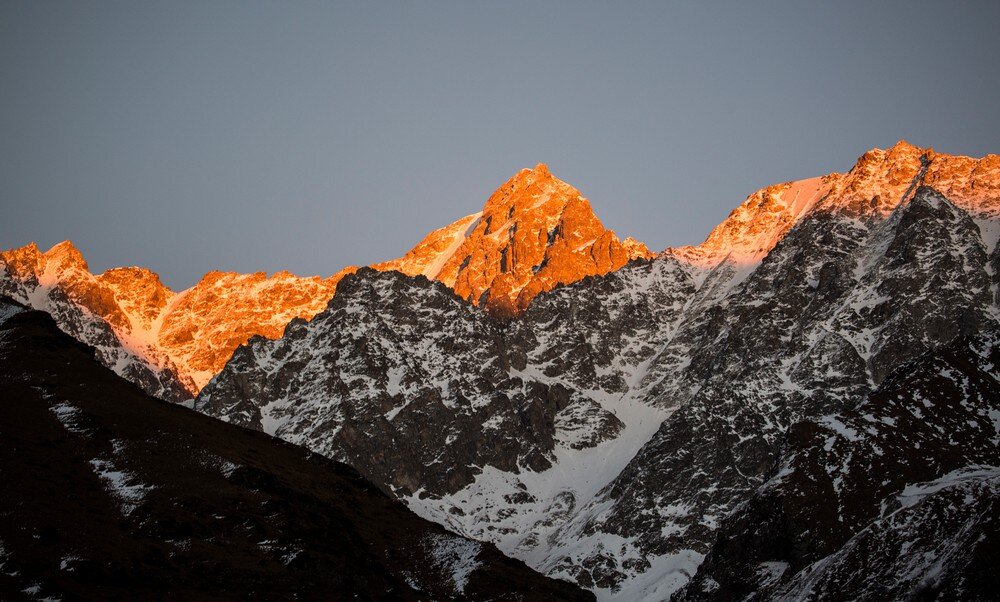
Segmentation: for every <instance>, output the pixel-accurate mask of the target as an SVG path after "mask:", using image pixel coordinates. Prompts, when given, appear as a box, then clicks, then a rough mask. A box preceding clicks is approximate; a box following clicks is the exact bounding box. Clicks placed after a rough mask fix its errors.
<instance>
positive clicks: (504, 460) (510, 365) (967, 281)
mask: <svg viewBox="0 0 1000 602" xmlns="http://www.w3.org/2000/svg"><path fill="white" fill-rule="evenodd" d="M537 172H538V170H537V169H536V170H534V171H533V172H530V173H529V172H522V174H519V176H518V177H516V178H515V181H516V180H518V178H521V177H523V178H524V180H526V181H532V180H536V179H541V180H543V181H546V180H547V178H548V176H547V174H538V173H537ZM998 183H1000V160H998V158H997V157H996V156H993V155H990V156H987V157H984V158H982V159H971V158H967V157H956V156H950V155H943V154H938V153H935V152H934V151H932V150H930V149H923V148H918V147H914V146H912V145H909V144H907V143H905V142H901V143H900V144H898V145H896V146H895V147H893V148H891V149H888V150H879V149H876V150H872V151H870V152H868V153H865V154H864V155H863V156H862V157H861V158H860V159H858V161H857V162H856V163H855V165H854V166H853V167H852V169H850V170H849V171H848V172H846V173H843V174H829V175H826V176H822V177H818V178H812V179H808V180H802V181H797V182H790V183H783V184H778V185H775V186H771V187H768V188H765V189H763V190H761V191H758V192H756V193H754V194H752V195H750V196H749V197H748V198H747V200H746V201H745V202H744V203H743V204H742V205H741V206H739V207H738V208H737V209H736V210H735V211H734V212H733V214H732V215H730V216H729V218H727V219H726V220H725V221H724V222H723V223H722V224H720V225H719V227H717V228H716V229H715V230H714V231H713V232H712V233H711V234H710V235H709V237H708V238H707V239H706V241H705V242H704V243H703V244H701V245H697V246H693V247H682V248H670V249H667V250H665V251H664V252H663V253H660V254H659V255H657V256H656V257H653V258H643V257H639V258H636V259H633V260H632V261H629V262H627V263H625V264H624V265H623V266H621V267H620V268H618V269H615V270H611V271H609V272H607V273H605V274H600V273H599V272H596V271H595V273H594V275H592V276H588V277H586V278H583V279H582V280H578V281H577V282H575V283H571V284H566V285H561V286H555V287H552V288H551V290H547V291H545V292H541V293H539V294H538V295H536V296H534V298H533V299H532V300H531V302H530V303H528V304H527V305H526V306H524V307H523V310H522V306H521V305H520V302H516V303H515V302H513V301H511V303H510V304H509V305H507V306H506V307H507V311H506V312H499V313H500V314H503V316H506V315H510V314H516V316H515V317H514V318H513V319H498V317H497V316H498V313H497V312H495V311H490V310H489V307H488V305H489V304H488V303H487V302H486V301H487V300H488V299H490V298H491V297H492V295H493V293H492V292H490V293H487V294H486V297H482V298H481V299H480V301H481V302H479V303H478V304H477V303H475V301H476V299H475V297H476V294H475V293H473V294H472V295H471V296H469V295H467V293H466V292H463V289H462V288H461V286H460V279H459V277H458V276H456V279H457V280H456V284H455V286H454V288H453V289H452V288H451V287H450V286H449V284H450V283H449V281H448V278H450V276H448V277H442V276H441V272H442V271H443V270H445V269H446V268H447V266H449V265H452V266H455V267H456V268H461V269H456V270H455V274H458V275H460V274H461V273H462V272H463V271H464V270H466V269H468V266H469V265H473V262H474V261H476V256H475V254H472V255H462V254H459V256H458V257H456V258H455V259H454V260H449V262H445V264H442V266H441V269H440V270H438V269H437V268H438V266H433V267H434V268H435V269H434V270H429V271H427V272H425V271H424V268H421V269H417V268H418V267H419V266H418V265H417V264H416V263H414V264H413V265H411V268H408V269H407V271H408V272H410V273H416V274H421V275H416V276H412V277H409V278H407V277H404V276H403V275H400V274H393V273H379V272H377V271H374V270H362V271H359V272H358V273H356V274H354V275H352V276H348V277H346V278H345V279H344V280H343V281H342V282H341V288H340V290H339V291H338V294H337V296H336V297H335V298H334V301H333V302H332V303H331V305H330V307H329V308H328V309H327V310H325V311H324V312H321V313H320V314H318V315H317V316H316V317H315V318H314V319H313V320H312V321H310V322H304V321H297V322H294V323H293V324H291V325H290V326H289V328H288V330H287V332H286V335H285V336H284V337H283V338H280V339H276V340H268V339H263V338H255V339H252V340H251V341H249V342H248V344H247V345H246V346H244V347H241V348H240V349H239V350H237V352H236V353H235V354H234V356H233V359H232V360H231V361H230V363H229V364H228V365H227V366H226V368H225V369H224V370H223V371H222V372H221V373H220V374H219V376H218V377H216V378H215V379H214V380H213V381H212V383H210V384H209V386H207V387H206V388H205V389H204V390H203V391H202V392H201V394H200V396H199V398H198V399H197V400H196V403H195V407H196V408H198V409H199V410H201V411H204V412H206V413H208V414H210V415H214V416H217V417H220V418H222V419H223V420H229V421H231V422H236V423H239V424H243V425H246V426H249V427H251V428H257V429H261V430H264V431H265V432H268V433H272V434H274V435H276V436H278V437H281V438H284V439H287V440H289V441H293V442H295V443H298V444H301V445H304V446H306V447H309V448H310V449H313V450H315V451H318V452H320V453H323V454H325V455H328V456H330V457H332V458H336V459H339V460H342V461H344V462H347V463H349V464H351V465H353V466H356V467H357V468H358V470H359V471H361V472H362V474H364V475H365V476H366V477H368V478H370V479H371V480H372V481H373V482H375V483H376V484H378V485H379V486H380V487H381V488H382V489H383V490H384V491H386V492H387V493H390V494H392V495H395V496H396V497H398V498H400V499H402V500H404V501H405V502H406V503H407V504H408V505H409V506H410V507H411V508H412V509H413V510H415V511H416V512H418V513H419V514H421V515H422V516H425V517H428V518H431V519H433V520H435V521H436V522H439V523H441V524H443V525H445V526H447V527H448V528H449V529H451V530H452V531H454V532H457V533H461V534H463V535H467V536H470V537H473V538H476V539H479V540H482V541H490V542H494V543H496V544H497V546H498V547H499V548H500V549H501V550H503V551H504V552H506V553H507V554H509V555H511V556H514V557H516V558H520V559H523V560H524V561H526V562H527V563H528V564H529V565H531V566H533V567H535V568H536V569H538V570H540V571H542V572H545V573H547V574H549V575H552V576H558V577H562V578H566V579H571V580H573V581H575V582H577V583H578V584H580V585H582V586H584V587H587V588H589V589H591V590H592V591H594V592H596V593H597V594H598V597H599V598H607V599H612V598H614V599H627V600H633V599H650V600H657V599H663V598H667V597H670V596H672V595H678V596H683V597H687V598H717V599H731V598H732V597H733V596H745V595H760V596H762V597H769V596H786V597H790V598H792V599H796V598H798V597H802V596H807V595H810V592H820V593H822V592H824V591H825V592H828V593H829V592H832V591H837V590H836V588H837V587H839V586H840V584H846V583H847V582H848V580H849V579H854V580H853V581H851V586H850V587H851V588H852V589H850V590H845V591H851V592H852V597H856V598H859V599H882V598H884V597H885V596H886V595H889V596H890V597H893V596H894V597H902V598H905V597H910V596H923V595H929V594H935V595H938V594H940V595H947V596H951V597H962V596H963V595H964V594H966V593H968V594H969V595H975V592H984V591H989V588H990V587H994V586H996V585H997V583H996V581H997V578H996V574H995V573H994V572H987V573H986V574H985V575H979V576H977V577H976V578H974V579H973V578H971V577H969V576H968V572H969V571H971V570H973V569H974V568H975V567H980V566H984V565H987V564H988V563H989V558H991V557H992V556H991V554H994V553H995V552H994V551H992V548H991V547H989V546H988V545H978V544H977V545H971V543H972V542H974V541H978V540H976V539H975V537H973V535H969V537H965V536H964V535H963V536H962V537H958V538H954V539H950V540H948V541H950V542H952V543H949V544H948V545H949V546H951V547H949V548H948V549H949V550H951V549H954V550H956V552H955V554H953V555H951V556H948V557H947V558H945V557H944V556H934V558H936V559H939V560H941V562H942V563H943V564H938V565H934V566H935V567H938V568H936V569H933V570H931V569H932V568H933V567H931V565H930V564H920V563H919V562H916V563H915V564H914V563H909V564H908V563H906V562H904V561H902V560H899V559H897V558H896V557H894V556H893V553H894V552H893V551H894V550H896V551H898V550H899V549H907V548H906V546H911V547H912V549H914V550H923V551H926V552H927V554H931V555H933V554H938V553H939V552H938V551H936V550H939V548H935V547H934V546H935V545H936V544H937V543H939V542H940V541H941V540H940V539H939V538H938V537H937V536H934V535H929V534H933V533H939V534H943V533H945V532H948V531H949V529H957V528H962V529H967V532H968V533H970V534H980V533H981V534H985V535H987V536H988V534H989V533H991V532H992V530H995V528H996V525H995V523H994V522H992V521H991V520H990V519H989V518H988V515H979V516H982V517H983V518H981V519H975V518H968V519H966V518H963V516H964V515H963V514H961V513H960V512H959V513H957V514H953V515H948V516H940V512H941V511H942V510H941V509H942V508H947V507H948V504H949V503H950V502H949V500H952V499H955V498H956V497H959V496H967V497H966V498H963V499H967V500H968V501H967V502H965V503H967V504H968V506H967V507H968V508H969V510H970V512H971V511H975V512H986V511H989V510H990V509H991V508H992V506H991V504H992V503H993V502H992V500H993V499H995V496H994V492H995V484H994V482H993V479H995V477H994V476H992V475H993V473H992V472H990V470H991V469H990V468H989V467H991V466H998V465H1000V434H998V433H1000V423H997V421H996V416H997V415H998V414H996V412H997V410H995V409H994V408H993V407H992V404H993V401H994V400H995V398H996V395H995V391H996V386H997V374H996V372H995V370H994V369H993V366H995V363H993V360H992V359H991V358H992V356H993V355H995V354H994V352H993V351H992V350H993V348H994V346H995V341H996V337H995V336H994V334H995V332H996V330H997V328H998V319H1000V309H998V302H997V299H998V296H997V290H998V284H1000V276H998V274H1000V270H998V268H1000V254H998V253H1000V251H998V250H997V238H998V234H1000V211H998V209H1000V187H998ZM553 186H556V185H555V184H553ZM516 188H517V187H516V186H513V187H512V189H516ZM504 191H505V189H504V188H501V190H500V191H499V192H498V194H499V195H501V196H500V198H497V199H496V203H495V205H496V207H498V208H500V215H501V216H503V215H504V214H503V208H504V207H507V209H506V211H508V212H510V214H511V218H510V220H507V221H504V222H502V224H503V225H502V227H501V229H500V230H499V231H498V230H497V229H496V228H495V225H496V223H497V221H496V219H491V220H489V222H490V223H489V225H488V226H487V225H486V223H485V222H486V220H485V217H486V216H487V213H486V212H484V214H483V215H481V216H470V217H469V218H466V219H465V220H464V221H462V222H459V223H458V224H459V225H457V226H456V227H455V228H452V229H451V230H448V231H446V232H444V233H442V237H447V236H452V237H453V238H452V242H451V243H450V244H449V245H444V244H443V243H442V242H437V243H434V244H433V245H432V246H433V247H435V248H440V247H442V246H450V245H454V246H455V248H456V249H460V248H461V247H462V245H463V244H465V241H466V240H467V238H465V237H470V236H473V234H474V233H475V232H476V231H477V230H478V229H480V228H482V229H483V230H482V233H483V234H485V235H486V236H489V235H490V234H496V233H497V232H500V235H499V238H500V239H501V241H507V240H511V239H510V238H509V236H508V235H510V234H513V235H514V237H515V238H514V240H515V241H516V235H517V232H520V226H518V227H517V228H514V227H512V226H511V224H509V223H508V222H513V221H516V220H514V219H513V218H514V216H516V215H517V211H518V207H517V206H516V204H515V206H514V208H513V209H511V206H512V205H510V204H508V203H507V201H506V200H504V198H505V197H504ZM570 204H572V203H570ZM487 209H490V205H488V206H487ZM490 215H492V216H495V215H497V213H496V211H495V210H494V211H492V212H490ZM448 232H450V234H449V233H448ZM459 236H461V237H463V238H462V240H461V241H459V242H456V240H458V238H457V237H459ZM588 236H589V235H588ZM587 240H589V238H588V239H587ZM503 244H506V242H504V243H503ZM499 248H501V249H502V248H510V247H509V246H508V247H504V246H502V245H501V246H500V247H499ZM501 256H503V254H502V253H501ZM552 256H553V257H555V255H554V254H553V255H552ZM508 257H510V256H509V255H508ZM467 258H468V259H467ZM466 261H468V263H467V264H466V267H465V268H462V264H464V263H466ZM448 269H450V268H448ZM435 270H437V271H435ZM539 273H541V270H539ZM427 276H429V277H431V278H432V279H434V280H438V281H440V282H434V281H430V280H427V279H426V277H427ZM512 278H513V277H512ZM515 280H516V279H515ZM521 281H523V280H521ZM483 282H492V281H490V280H489V279H486V280H483ZM470 286H471V285H470ZM514 288H516V287H514ZM467 290H478V289H467ZM497 290H500V289H497ZM510 290H511V291H513V290H514V289H510ZM521 290H522V291H524V290H529V289H527V288H525V289H521ZM521 294H522V293H520V292H519V293H517V295H518V296H520V295H521ZM480 296H481V295H480ZM506 298H507V299H508V300H511V299H513V297H511V296H509V295H508V296H507V297H506ZM467 301H474V302H473V303H468V302H467ZM962 349H965V350H966V351H962ZM969 350H972V351H969ZM956 354H957V355H956ZM959 358H960V359H959ZM918 384H919V387H920V391H918V390H917V389H918ZM900 395H902V396H903V397H902V399H900V398H899V396H900ZM907 396H916V397H913V398H911V399H910V398H907ZM892 400H895V401H892ZM890 401H892V403H890ZM887 403H890V405H891V406H892V407H891V408H890V407H889V406H886V405H885V404H887ZM893 404H895V405H893ZM963 404H964V405H963ZM879 408H883V409H879ZM932 408H940V411H937V410H933V409H932ZM946 408H949V409H946ZM906 412H911V413H912V415H913V416H914V417H915V418H916V419H915V420H911V419H905V420H904V418H905V413H906ZM879 433H881V434H879ZM885 437H888V438H889V439H892V438H893V437H895V438H900V439H899V442H895V443H890V440H889V439H884V440H883V439H882V438H885ZM929 437H930V438H933V439H934V440H935V441H936V443H934V444H933V449H934V450H939V451H932V449H931V447H925V446H930V445H931V444H930V443H929V441H930V439H928V438H929ZM893 441H895V439H893ZM903 441H905V442H906V443H904V442H903ZM949 446H952V447H954V446H959V447H962V448H964V449H965V451H964V453H953V450H951V451H949ZM861 449H865V450H867V451H864V452H862V451H860V450H861ZM396 450H404V451H396ZM831 450H832V451H831ZM921 450H923V451H921ZM939 452H940V454H942V455H941V457H942V458H945V457H947V458H948V460H947V461H945V460H943V459H942V460H940V461H936V460H935V461H932V460H926V461H925V460H922V461H920V462H917V461H915V459H916V457H918V456H921V455H922V454H925V453H926V454H938V453H939ZM864 454H869V457H871V458H876V457H877V458H878V462H882V463H883V465H884V466H886V467H889V468H886V469H885V470H888V471H889V472H891V473H892V476H891V478H888V477H887V478H886V479H883V480H885V482H884V483H883V484H882V485H881V486H878V487H871V486H870V484H869V483H868V482H867V481H866V479H870V478H877V476H876V475H878V474H882V473H880V472H878V471H875V470H873V469H871V468H870V466H874V465H875V464H876V463H877V462H876V461H875V460H874V459H873V460H870V464H857V465H856V468H854V467H852V464H851V463H852V462H862V461H863V460H862V458H863V456H864ZM871 454H874V455H873V456H872V455H871ZM880 454H881V455H880ZM402 456H406V457H402ZM883 456H884V457H883ZM889 456H891V458H890V457H889ZM929 457H930V456H929ZM892 466H907V467H909V468H908V469H907V470H901V469H900V470H897V469H893V468H891V467H892ZM845 471H846V472H845ZM848 472H850V474H852V475H854V476H848ZM820 473H822V475H823V477H824V479H825V481H817V479H818V478H819V477H818V476H817V475H819V474H820ZM852 479H853V480H854V481H856V483H854V484H852V483H853V482H854V481H852ZM823 482H825V483H827V484H826V485H822V483H823ZM807 485H808V487H807ZM816 487H819V489H816ZM830 491H833V492H834V493H835V494H836V495H831V494H830V493H829V492H830ZM800 492H802V493H801V494H800ZM920 492H925V493H920ZM848 498H849V500H848ZM838 500H839V501H838ZM900 500H903V501H900ZM845 513H849V514H845ZM962 521H964V522H962ZM821 534H822V535H821ZM911 534H917V535H919V536H920V537H921V538H922V539H919V540H917V539H913V537H916V536H917V535H911ZM761 542H776V543H774V545H770V546H764V545H762V544H761ZM782 542H784V543H782ZM907 542H910V543H907ZM803 546H805V547H803ZM893 546H896V547H893ZM921 553H922V552H921ZM941 554H943V552H941ZM946 561H947V562H946ZM928 562H929V561H928ZM859 566H870V567H878V568H877V569H876V570H873V572H872V574H871V575H870V576H869V577H864V578H862V577H863V576H860V575H855V574H854V572H853V571H856V570H857V568H856V567H859ZM852 567H854V568H852ZM920 567H924V568H925V569H926V571H925V574H923V576H922V577H921V578H920V579H915V578H911V577H907V576H906V575H907V574H908V573H907V571H911V570H913V571H919V570H920ZM890 577H891V579H890Z"/></svg>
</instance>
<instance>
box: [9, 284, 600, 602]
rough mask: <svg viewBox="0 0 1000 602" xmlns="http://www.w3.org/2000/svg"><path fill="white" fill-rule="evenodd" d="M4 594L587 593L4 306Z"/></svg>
mask: <svg viewBox="0 0 1000 602" xmlns="http://www.w3.org/2000/svg"><path fill="white" fill-rule="evenodd" d="M0 366H2V368H0V403H2V404H3V416H4V420H3V421H2V422H0V482H2V483H3V488H2V493H0V513H2V516H3V519H2V520H0V598H3V599H8V598H13V597H14V596H15V595H18V594H20V595H22V596H25V597H28V598H37V599H41V598H61V599H76V598H81V597H82V598H88V599H95V598H101V599H104V598H122V597H129V598H135V597H150V596H154V595H159V596H165V597H171V598H176V599H192V598H241V599H242V598H247V597H249V596H262V597H264V598H266V599H273V598H275V597H280V598H289V599H290V598H304V599H313V598H322V599H331V598H332V599H341V598H352V599H354V598H360V599H369V598H383V599H384V598H391V599H424V598H434V599H442V598H445V599H447V598H455V597H468V598H473V599H515V600H516V599H529V598H532V599H533V598H536V597H542V598H545V599H589V598H591V596H590V595H589V594H587V593H585V592H581V591H580V590H578V589H576V588H575V587H574V586H572V585H570V584H567V583H563V582H559V581H554V580H551V579H547V578H545V577H542V576H541V575H539V574H537V573H534V572H532V571H531V570H529V569H528V568H527V567H526V566H524V565H523V564H522V563H520V562H518V561H515V560H511V559H508V558H506V557H504V556H503V555H501V554H500V553H499V552H497V550H496V549H495V548H494V547H493V546H491V545H488V544H481V543H478V542H472V541H470V540H466V539H463V538H460V537H457V536H454V535H451V534H449V533H448V532H446V531H445V530H444V529H442V528H440V527H438V526H436V525H434V524H432V523H429V522H427V521H424V520H422V519H420V518H418V517H417V516H415V515H413V514H411V513H410V512H409V511H407V510H406V509H405V508H404V507H403V506H402V504H400V503H398V502H395V501H393V500H391V499H389V498H388V497H386V496H385V495H383V494H382V493H381V492H379V491H378V490H377V489H376V488H375V487H373V486H372V485H370V484H369V483H368V482H367V481H365V480H364V479H362V478H361V477H360V476H358V474H357V473H356V472H355V471H354V470H352V469H350V468H348V467H346V466H344V465H342V464H339V463H336V462H333V461H330V460H328V459H326V458H323V457H321V456H319V455H316V454H312V453H310V452H307V451H306V450H303V449H301V448H298V447H295V446H293V445H290V444H287V443H283V442H281V441H278V440H276V439H273V438H271V437H268V436H266V435H264V434H262V433H257V432H252V431H249V430H244V429H241V428H238V427H235V426H232V425H227V424H224V423H222V422H220V421H216V420H214V419H211V418H208V417H205V416H202V415H200V414H197V413H195V412H192V411H190V410H186V409H184V408H182V407H178V406H175V405H171V404H168V403H166V402H162V401H159V400H155V399H153V398H150V397H148V396H146V395H145V394H143V393H142V392H141V391H140V390H139V389H138V388H137V387H135V386H133V385H131V384H129V383H127V382H125V381H124V380H122V379H120V378H119V377H118V376H116V375H115V374H113V373H112V372H111V371H110V370H108V369H107V368H104V367H103V366H101V365H100V364H99V363H98V362H97V361H96V360H95V359H94V357H93V349H92V348H90V347H87V346H85V345H83V344H80V343H78V342H76V341H75V340H73V339H71V338H70V337H69V336H68V335H65V334H63V333H62V332H61V331H59V329H58V328H57V327H56V325H55V323H54V322H53V320H52V319H51V318H50V317H49V316H48V315H47V314H45V313H42V312H37V311H31V310H27V309H25V308H23V307H20V306H17V305H15V304H14V303H13V302H10V301H9V300H7V299H4V298H0Z"/></svg>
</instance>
